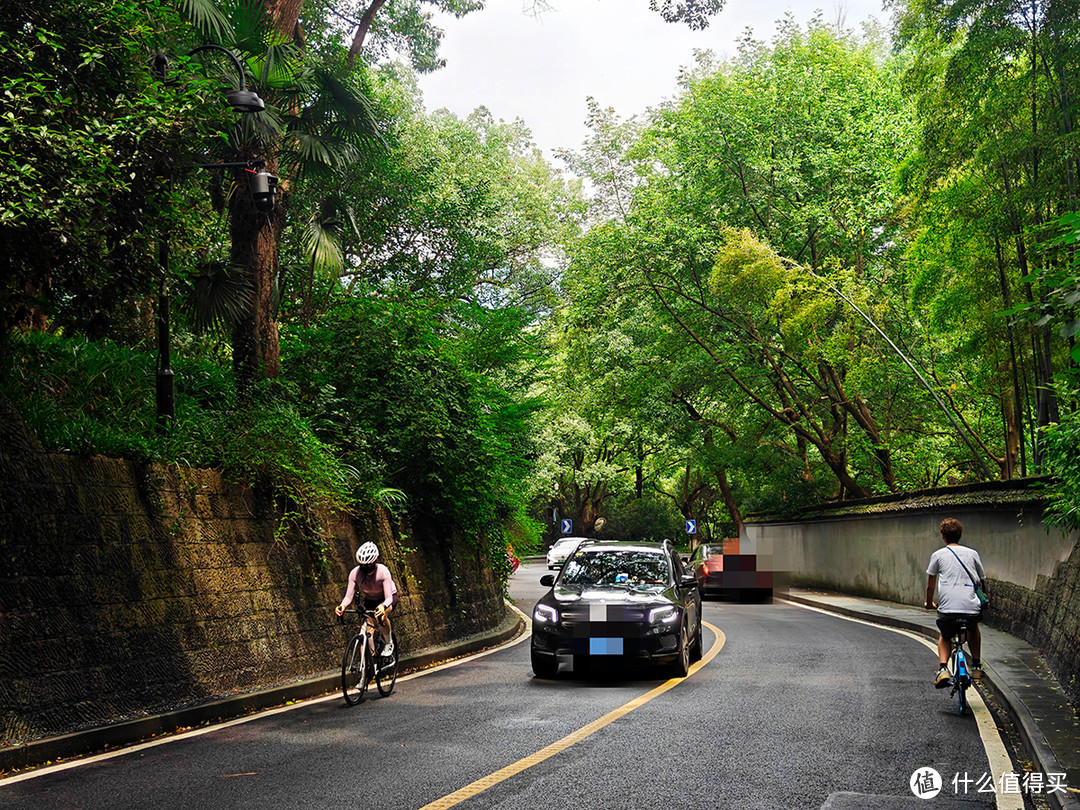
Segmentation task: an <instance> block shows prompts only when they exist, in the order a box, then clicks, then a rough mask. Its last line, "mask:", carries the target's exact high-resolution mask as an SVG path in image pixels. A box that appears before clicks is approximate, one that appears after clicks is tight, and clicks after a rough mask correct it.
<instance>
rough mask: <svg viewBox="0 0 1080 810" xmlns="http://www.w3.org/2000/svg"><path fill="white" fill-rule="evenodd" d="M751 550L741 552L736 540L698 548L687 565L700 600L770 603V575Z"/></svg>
mask: <svg viewBox="0 0 1080 810" xmlns="http://www.w3.org/2000/svg"><path fill="white" fill-rule="evenodd" d="M761 563H762V560H760V559H759V558H758V555H757V554H756V553H752V551H751V550H750V549H741V544H740V541H739V539H738V538H731V539H727V540H724V541H723V542H721V543H710V544H704V545H700V546H698V547H697V549H695V550H694V553H693V554H691V555H690V560H689V562H688V563H687V564H688V566H689V568H690V570H691V571H693V573H694V578H695V579H696V580H697V584H698V588H699V589H700V590H701V595H702V596H705V597H707V596H717V597H720V598H722V599H730V600H733V601H739V602H761V601H768V600H770V599H772V595H773V572H772V571H771V570H759V566H760V567H761V568H766V566H763V565H761Z"/></svg>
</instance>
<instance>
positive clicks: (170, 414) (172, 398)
mask: <svg viewBox="0 0 1080 810" xmlns="http://www.w3.org/2000/svg"><path fill="white" fill-rule="evenodd" d="M202 51H221V52H222V53H224V54H226V55H228V57H229V58H230V59H231V60H232V62H233V65H235V67H236V75H237V78H238V82H237V87H236V88H235V89H233V90H229V91H227V92H226V93H225V98H226V100H227V101H228V103H229V106H230V107H232V108H233V109H234V110H236V111H237V112H240V113H245V114H247V113H257V112H262V111H263V110H264V109H266V104H265V103H264V102H263V100H262V99H261V98H259V95H258V94H257V93H256V92H255V91H254V90H248V89H247V88H246V86H245V80H244V68H243V66H242V65H241V64H240V60H239V59H238V58H237V56H236V54H234V53H233V52H232V51H230V50H229V49H228V48H224V47H222V46H221V45H200V46H199V47H197V48H194V49H192V50H191V51H188V56H194V55H195V54H197V53H200V52H202ZM168 66H169V60H168V57H167V56H165V55H164V54H159V55H158V57H157V58H156V59H155V61H154V72H155V74H156V75H157V76H158V77H159V78H160V79H161V81H162V83H163V84H165V85H172V84H176V83H177V81H179V80H178V79H171V80H170V79H167V77H166V73H167V71H168ZM263 174H264V175H265V174H266V172H265V171H264V172H263ZM270 176H272V175H270ZM273 179H274V182H275V184H276V181H277V178H276V177H275V178H273ZM264 182H265V178H264ZM272 202H273V197H272V191H271V205H272ZM158 263H159V264H160V266H161V273H162V276H161V293H160V295H159V296H158V308H157V333H158V366H157V376H156V380H155V382H156V385H155V390H156V406H157V407H156V409H157V421H158V426H159V427H160V429H161V430H162V431H168V429H169V424H170V423H171V422H172V420H173V419H174V418H175V416H176V387H175V383H176V378H175V375H174V374H173V370H172V368H171V366H170V358H169V355H170V344H171V340H170V334H169V290H168V284H169V238H168V234H165V236H163V238H162V240H161V247H160V249H159V252H158Z"/></svg>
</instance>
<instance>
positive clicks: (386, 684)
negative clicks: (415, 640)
mask: <svg viewBox="0 0 1080 810" xmlns="http://www.w3.org/2000/svg"><path fill="white" fill-rule="evenodd" d="M390 639H391V640H392V641H393V643H394V654H393V655H391V656H389V657H388V656H385V655H382V646H383V645H382V640H381V638H380V639H379V641H378V642H376V644H375V647H376V649H377V651H378V653H379V658H378V660H377V661H376V662H375V686H377V687H378V689H379V694H380V695H382V696H383V697H386V696H387V695H389V694H390V693H391V692H393V691H394V682H395V681H397V671H398V643H397V634H395V633H394V632H393V631H391V633H390Z"/></svg>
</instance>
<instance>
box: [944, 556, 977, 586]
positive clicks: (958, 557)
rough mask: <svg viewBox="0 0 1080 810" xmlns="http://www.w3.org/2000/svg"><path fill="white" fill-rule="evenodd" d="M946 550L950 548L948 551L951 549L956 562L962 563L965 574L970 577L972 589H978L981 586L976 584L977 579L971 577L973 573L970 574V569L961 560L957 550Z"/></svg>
mask: <svg viewBox="0 0 1080 810" xmlns="http://www.w3.org/2000/svg"><path fill="white" fill-rule="evenodd" d="M945 548H948V549H949V551H951V552H952V555H953V556H954V557H956V561H957V562H958V563H960V567H961V568H963V569H964V573H965V574H967V575H968V579H970V580H971V587H973V588H978V587H979V586H978V585H977V584H976V582H975V577H973V576H972V575H971V572H970V571H968V567H967V566H966V565H964V561H963V560H961V559H960V555H959V554H957V553H956V550H955V549H951V548H949V547H948V546H945Z"/></svg>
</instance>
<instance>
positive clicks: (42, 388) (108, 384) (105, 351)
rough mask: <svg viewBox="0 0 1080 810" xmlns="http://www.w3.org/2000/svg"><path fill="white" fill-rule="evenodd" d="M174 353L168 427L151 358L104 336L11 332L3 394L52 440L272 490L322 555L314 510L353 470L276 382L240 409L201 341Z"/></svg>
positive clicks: (350, 485)
mask: <svg viewBox="0 0 1080 810" xmlns="http://www.w3.org/2000/svg"><path fill="white" fill-rule="evenodd" d="M176 357H177V359H176V363H175V365H174V369H175V371H176V379H177V389H176V419H175V420H174V422H173V423H172V425H171V426H170V429H169V431H168V432H167V433H165V432H164V431H162V430H161V429H160V428H159V427H158V425H157V424H156V418H155V411H156V408H155V398H154V397H155V389H154V370H155V359H156V358H155V357H154V355H152V354H149V353H145V352H136V351H132V350H130V349H126V348H124V347H121V346H118V345H116V344H113V343H110V342H107V341H88V340H86V339H84V338H62V337H55V336H50V335H46V334H40V333H29V334H25V335H24V334H21V333H16V334H15V335H13V336H12V338H11V340H10V343H9V346H8V351H7V352H6V353H5V354H4V355H3V365H2V366H0V392H2V393H3V394H4V395H5V396H6V397H8V398H9V399H10V400H11V401H12V403H13V404H14V405H15V407H16V408H17V410H18V411H19V412H20V413H21V414H22V416H23V419H24V421H25V422H26V423H27V425H28V427H30V428H31V429H33V430H34V432H35V433H36V434H37V436H38V438H39V440H40V441H41V443H42V445H43V446H44V447H45V448H46V449H48V450H60V451H67V452H73V453H81V454H88V455H93V454H101V455H108V456H113V457H120V458H129V459H134V460H139V461H147V460H149V461H159V462H172V463H177V464H183V465H186V466H196V467H219V468H221V469H222V471H223V473H224V474H225V475H226V476H227V477H228V478H230V479H232V480H235V481H237V482H238V483H243V484H245V485H250V486H260V487H263V488H266V489H267V490H268V491H272V492H274V493H275V494H276V495H277V496H278V497H279V498H280V499H281V502H280V505H281V507H282V511H283V513H284V514H286V515H288V516H291V517H292V521H291V523H292V524H293V526H294V528H298V529H299V530H300V531H301V533H302V534H303V536H305V537H307V538H308V540H309V541H310V542H311V543H312V544H313V549H314V550H315V551H316V552H317V555H316V556H317V558H319V557H321V555H322V551H321V549H322V548H323V547H324V545H325V540H326V536H325V529H324V527H323V526H322V524H321V523H320V521H319V519H318V517H317V516H318V515H319V514H322V513H325V511H326V510H328V509H338V510H341V509H349V508H351V507H352V505H353V503H354V500H353V498H354V496H353V493H354V485H355V481H354V479H353V476H352V474H351V472H350V470H349V468H347V467H345V466H344V465H342V464H341V463H340V462H339V461H338V459H337V457H336V456H335V454H334V452H333V449H332V448H330V447H328V446H327V445H325V444H324V443H323V442H321V441H320V440H319V439H318V438H317V437H316V436H315V433H314V431H313V430H312V428H311V427H310V426H309V424H308V422H307V421H306V420H305V419H304V418H303V417H302V416H301V415H300V414H299V413H298V412H297V411H296V409H295V408H294V407H293V406H292V405H290V404H288V399H289V398H283V397H282V395H281V392H280V391H278V392H271V391H267V392H265V393H264V394H262V395H256V396H255V397H254V398H253V400H252V402H251V403H250V404H249V406H248V407H245V408H238V407H237V402H236V396H235V388H234V385H233V382H232V379H231V375H230V374H228V372H227V370H226V369H225V368H223V367H222V365H221V363H219V362H217V361H216V360H215V359H214V358H213V357H212V356H209V355H208V354H207V353H206V352H205V349H203V348H202V347H200V346H199V345H198V344H195V343H192V344H189V345H187V346H186V347H185V350H184V351H182V352H178V353H177V356H176Z"/></svg>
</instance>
